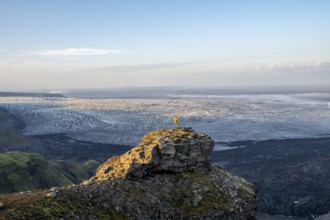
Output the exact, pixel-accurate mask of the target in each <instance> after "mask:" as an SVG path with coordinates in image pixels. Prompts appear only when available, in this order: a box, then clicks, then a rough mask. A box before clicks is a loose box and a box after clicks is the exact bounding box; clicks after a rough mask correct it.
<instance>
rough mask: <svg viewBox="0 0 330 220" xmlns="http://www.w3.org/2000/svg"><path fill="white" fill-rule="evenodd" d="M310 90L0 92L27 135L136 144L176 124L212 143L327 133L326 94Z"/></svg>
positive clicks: (329, 131) (329, 128) (1, 101)
mask: <svg viewBox="0 0 330 220" xmlns="http://www.w3.org/2000/svg"><path fill="white" fill-rule="evenodd" d="M319 97H320V96H317V95H315V94H305V95H304V94H293V95H276V96H270V95H236V96H234V95H231V96H216V97H214V96H212V97H193V98H192V97H191V96H181V97H172V98H166V99H77V98H27V97H1V98H0V107H2V108H5V109H7V110H8V111H9V112H10V113H11V114H13V115H15V116H17V117H19V118H22V120H23V121H24V122H25V124H26V128H25V130H24V132H25V133H26V134H28V135H39V134H54V133H65V134H67V135H68V136H70V137H72V138H76V139H79V140H86V141H93V142H103V143H113V144H126V145H136V144H137V143H138V142H139V139H140V138H141V137H142V136H143V135H144V134H146V133H148V132H150V131H152V130H155V129H160V128H166V127H172V126H173V125H172V117H173V115H179V116H180V123H179V126H185V127H193V128H194V129H195V130H198V131H200V132H205V133H207V134H208V135H210V136H211V137H212V138H213V139H214V140H215V141H216V142H230V141H239V140H267V139H284V138H307V137H319V136H322V135H329V134H330V123H329V121H330V108H329V97H330V95H329V94H328V96H327V95H324V94H323V96H322V97H321V98H319Z"/></svg>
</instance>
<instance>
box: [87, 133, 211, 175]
mask: <svg viewBox="0 0 330 220" xmlns="http://www.w3.org/2000/svg"><path fill="white" fill-rule="evenodd" d="M213 148H214V141H213V140H212V139H211V138H210V137H209V136H207V135H204V134H201V133H197V132H195V131H193V130H192V129H191V128H175V129H162V130H157V131H154V132H151V133H149V134H147V135H146V136H144V137H143V138H142V139H141V142H140V144H139V145H138V146H137V147H135V148H133V149H131V150H130V151H128V152H127V153H125V154H123V155H121V156H117V157H113V158H110V159H109V160H108V161H106V162H105V163H103V164H102V165H101V166H100V167H99V168H98V170H97V172H96V176H95V177H93V178H92V181H95V182H97V181H102V180H105V179H111V178H142V177H144V176H145V175H153V174H154V173H158V172H175V173H180V172H187V171H195V172H200V173H202V172H206V171H208V170H209V168H210V161H211V152H212V151H213Z"/></svg>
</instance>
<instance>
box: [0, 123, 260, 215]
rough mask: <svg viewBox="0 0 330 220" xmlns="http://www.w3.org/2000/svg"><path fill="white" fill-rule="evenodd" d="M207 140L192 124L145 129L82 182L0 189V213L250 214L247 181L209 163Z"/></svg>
mask: <svg viewBox="0 0 330 220" xmlns="http://www.w3.org/2000/svg"><path fill="white" fill-rule="evenodd" d="M164 145H165V146H164ZM180 146H181V147H182V148H183V149H181V150H183V151H181V152H180V154H182V156H178V155H177V154H178V153H179V151H180V148H181V147H180ZM213 146H214V142H213V141H212V140H211V139H210V138H209V137H207V136H206V135H203V134H199V133H196V132H194V131H193V130H191V129H186V128H179V129H168V130H159V131H156V132H153V133H150V134H148V135H147V136H146V137H145V138H143V139H142V141H141V143H140V145H139V146H137V147H136V148H134V149H132V150H131V151H129V152H127V153H126V154H124V155H121V156H119V157H116V158H117V159H114V160H111V159H110V160H108V161H106V162H105V163H104V164H103V165H101V166H100V168H99V170H98V172H97V174H96V176H95V177H94V178H92V179H91V180H89V181H85V182H83V183H82V184H81V185H73V186H71V187H62V188H58V189H53V190H47V191H36V192H27V193H22V194H8V195H0V202H2V203H4V207H3V208H2V209H0V218H4V219H6V218H7V219H10V218H15V219H60V218H63V219H77V218H79V219H233V220H236V219H237V220H238V219H255V214H256V212H255V210H256V199H255V193H254V190H253V188H252V185H251V184H249V183H248V182H246V181H245V180H243V179H242V178H239V177H235V176H232V175H231V174H229V173H227V172H225V171H223V170H222V169H220V168H218V167H215V166H213V165H211V163H210V156H211V155H210V153H211V151H212V149H213ZM184 149H186V150H184ZM120 167H121V168H123V169H122V170H121V169H119V168H120ZM110 171H113V172H110Z"/></svg>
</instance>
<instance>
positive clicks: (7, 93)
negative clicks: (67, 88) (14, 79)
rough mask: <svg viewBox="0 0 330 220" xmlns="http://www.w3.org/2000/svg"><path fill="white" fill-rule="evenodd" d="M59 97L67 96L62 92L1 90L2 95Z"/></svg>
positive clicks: (0, 94) (0, 95)
mask: <svg viewBox="0 0 330 220" xmlns="http://www.w3.org/2000/svg"><path fill="white" fill-rule="evenodd" d="M13 96H20V97H57V98H65V96H64V95H62V94H56V93H30V92H28V93H26V92H0V97H13Z"/></svg>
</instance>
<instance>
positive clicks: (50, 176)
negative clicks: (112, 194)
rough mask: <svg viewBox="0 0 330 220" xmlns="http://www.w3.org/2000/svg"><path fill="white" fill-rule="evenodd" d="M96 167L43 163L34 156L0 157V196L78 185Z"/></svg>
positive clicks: (96, 164) (14, 153)
mask: <svg viewBox="0 0 330 220" xmlns="http://www.w3.org/2000/svg"><path fill="white" fill-rule="evenodd" d="M98 165H99V164H98V163H97V162H95V161H88V162H86V163H85V164H82V165H80V164H76V163H74V162H63V161H47V160H45V159H44V158H43V157H42V156H40V155H39V154H35V153H23V152H17V151H13V152H7V153H4V154H0V194H2V193H10V192H19V191H26V190H33V189H45V188H50V187H53V186H65V185H70V184H74V183H79V182H81V181H82V180H84V179H88V177H90V176H91V175H93V173H94V172H95V170H96V168H97V167H98Z"/></svg>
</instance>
